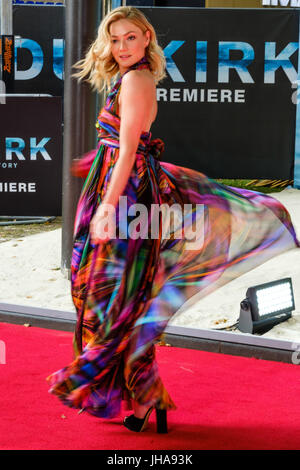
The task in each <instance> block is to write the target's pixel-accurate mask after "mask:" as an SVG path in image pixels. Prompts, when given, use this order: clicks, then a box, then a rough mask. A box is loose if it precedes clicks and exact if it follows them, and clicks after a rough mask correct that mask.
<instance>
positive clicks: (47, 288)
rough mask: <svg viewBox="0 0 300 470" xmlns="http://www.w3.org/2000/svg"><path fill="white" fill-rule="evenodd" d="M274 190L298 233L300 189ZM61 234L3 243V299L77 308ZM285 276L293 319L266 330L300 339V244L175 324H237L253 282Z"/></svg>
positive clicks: (0, 245) (270, 334) (220, 291)
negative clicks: (288, 281) (289, 280)
mask: <svg viewBox="0 0 300 470" xmlns="http://www.w3.org/2000/svg"><path fill="white" fill-rule="evenodd" d="M272 196H273V197H276V198H277V199H278V200H280V201H281V202H282V203H283V204H284V205H285V206H286V207H287V209H288V210H289V212H290V214H291V216H292V220H293V223H294V225H295V229H296V232H297V235H298V238H299V237H300V191H299V190H296V189H285V190H284V191H282V192H280V193H274V194H272ZM0 230H1V228H0ZM61 236H62V233H61V229H58V230H53V231H49V232H43V233H39V234H36V235H32V236H27V237H23V238H16V239H13V240H10V241H9V242H4V243H0V260H1V270H0V283H1V290H0V304H1V303H9V304H18V305H26V306H34V307H42V308H50V309H57V310H64V311H70V312H74V314H75V308H74V305H73V302H72V298H71V291H70V281H68V280H67V279H65V277H64V276H63V274H62V272H61V270H60V265H61ZM0 238H1V235H0ZM284 277H291V278H292V282H293V290H294V297H295V304H296V310H295V311H294V312H293V316H292V318H291V319H289V320H288V321H285V322H283V323H281V324H279V325H276V326H275V327H274V328H272V330H270V331H269V332H267V333H265V334H264V336H265V337H270V338H277V339H282V340H289V341H293V342H295V341H299V342H300V250H299V249H294V250H290V251H288V252H287V253H284V254H282V255H280V256H277V257H276V258H273V259H272V260H270V261H268V262H266V263H264V264H263V265H261V266H259V267H258V268H256V269H253V270H252V271H250V272H248V273H246V274H244V275H242V276H240V277H239V278H238V279H236V280H234V281H232V282H230V283H229V284H227V285H225V286H223V287H221V288H219V289H218V290H216V291H215V292H213V293H212V294H210V295H208V296H207V297H205V298H204V299H201V300H200V301H199V302H198V303H197V304H195V305H194V306H193V307H191V308H190V309H189V310H188V311H186V312H185V313H182V314H181V315H180V316H179V317H175V318H174V319H172V320H171V321H170V325H181V326H186V327H192V328H201V329H203V328H204V329H206V328H214V329H217V328H224V327H227V326H230V325H233V324H234V323H236V321H237V320H238V318H239V305H240V302H241V300H243V299H244V297H245V294H246V290H247V288H248V287H250V286H253V285H257V284H261V283H264V282H269V281H275V280H277V279H281V278H284ZM236 332H237V333H239V330H236Z"/></svg>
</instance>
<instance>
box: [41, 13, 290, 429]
mask: <svg viewBox="0 0 300 470" xmlns="http://www.w3.org/2000/svg"><path fill="white" fill-rule="evenodd" d="M75 65H76V66H77V68H78V69H79V70H80V71H79V72H78V73H77V74H75V76H76V77H78V78H79V79H80V80H82V79H83V78H86V79H87V80H88V81H89V83H90V84H91V85H92V87H93V88H95V89H97V90H99V91H101V90H103V89H105V87H106V88H107V89H108V90H109V93H108V97H107V101H106V103H105V106H104V107H103V108H102V109H101V111H100V114H99V116H98V120H97V123H96V127H97V130H98V146H97V149H95V150H93V151H91V152H89V153H88V154H86V155H85V156H84V157H83V158H82V159H81V160H80V161H79V162H78V163H76V164H75V165H74V167H73V173H74V174H76V175H77V176H82V177H85V178H86V180H85V184H84V187H83V190H82V193H81V196H80V199H79V202H78V208H77V213H76V218H75V225H74V246H73V255H72V264H71V271H72V297H73V301H74V305H75V307H76V310H77V326H76V332H75V336H74V349H75V360H74V361H73V362H72V363H71V364H70V365H68V366H67V367H65V368H64V369H62V370H59V371H58V372H56V373H54V374H52V375H51V376H50V377H49V378H48V380H49V382H50V384H51V389H50V392H51V393H53V394H55V395H57V396H58V397H59V398H60V399H61V400H62V401H63V403H65V404H66V405H68V406H71V407H74V408H78V409H80V410H82V411H85V412H88V413H90V414H92V415H95V416H97V417H105V418H112V417H115V416H117V415H119V413H120V411H121V404H122V400H125V401H126V402H127V405H128V407H129V408H130V409H133V414H131V415H130V416H127V417H126V418H125V419H124V421H123V423H124V425H125V426H126V427H127V428H128V429H130V430H132V431H136V432H140V431H143V430H144V429H145V427H146V425H147V422H148V419H149V416H150V414H151V412H152V411H153V410H154V409H155V410H156V417H157V431H158V432H167V410H174V409H176V406H175V404H174V402H173V400H172V399H171V397H170V395H169V394H168V392H167V390H166V388H165V386H164V384H163V382H162V380H161V378H160V376H159V373H158V366H157V363H156V360H155V343H156V342H157V341H158V340H159V339H160V338H161V335H162V333H163V331H164V329H165V327H166V325H167V323H168V321H169V319H170V318H171V317H172V316H173V315H174V314H175V313H176V312H177V311H178V310H179V309H180V311H181V312H183V311H185V308H184V305H187V304H188V307H189V308H190V306H191V305H192V303H193V302H196V301H199V299H200V297H201V296H204V295H205V294H207V293H208V292H211V291H212V290H213V289H215V288H217V287H219V286H221V285H222V284H224V283H225V282H228V281H229V280H232V279H233V278H234V277H237V276H238V275H240V274H242V273H243V272H246V271H247V270H249V269H252V268H253V267H255V266H257V265H259V264H260V263H262V262H264V261H266V260H267V259H268V258H270V257H272V256H275V255H276V254H279V253H281V252H283V251H285V250H288V249H291V248H293V247H295V246H299V242H298V240H297V238H296V234H295V231H294V228H293V225H292V223H291V220H290V217H289V214H288V213H287V211H286V209H285V208H284V207H283V206H282V205H281V204H280V203H279V202H278V201H276V200H274V199H272V198H270V197H268V196H264V195H262V194H260V193H256V192H251V191H246V190H243V189H236V188H231V187H226V186H224V185H220V184H218V183H217V182H215V181H213V180H211V179H209V178H207V177H206V176H205V175H203V174H202V173H199V172H197V171H194V170H191V169H188V168H185V167H179V166H176V165H174V164H172V163H167V162H163V161H161V160H160V159H161V154H162V152H163V146H164V145H163V142H162V141H161V140H160V139H155V140H152V139H151V137H152V135H151V131H150V129H151V125H152V124H153V122H154V120H155V119H156V115H157V102H156V85H157V84H158V83H159V82H160V81H161V80H162V79H163V78H164V77H165V58H164V54H163V51H162V49H161V47H160V46H159V45H158V43H157V38H156V33H155V31H154V28H153V26H152V25H151V24H150V23H149V21H148V20H147V18H146V17H145V16H144V15H143V14H142V12H141V11H139V10H138V9H136V8H134V7H120V8H116V9H115V10H113V11H112V12H111V13H109V14H108V15H107V16H106V17H105V18H104V19H103V21H102V22H101V24H100V27H99V32H98V37H97V39H96V40H95V42H94V43H93V44H92V45H91V47H90V49H89V51H88V53H87V55H86V57H85V58H84V59H83V60H81V61H80V62H78V63H77V64H75ZM112 78H113V79H115V83H114V85H113V87H112V88H110V82H111V79H112ZM124 200H125V201H126V209H127V212H126V211H125V212H126V215H124V210H122V209H124ZM187 206H188V208H189V211H186V210H185V209H186V207H187ZM157 207H159V208H161V207H164V209H165V210H166V208H167V209H170V212H172V210H173V209H176V211H177V212H176V211H174V212H173V214H174V213H175V212H176V214H177V219H176V217H175V219H176V220H177V223H176V224H175V223H174V218H173V219H172V220H173V223H170V218H168V217H163V216H162V213H159V214H158V217H157V213H156V212H155V210H153V209H155V208H157ZM133 209H134V210H133ZM134 211H135V212H134ZM180 211H181V212H180ZM137 212H138V213H140V214H141V216H140V217H136V218H135V219H134V220H131V221H129V218H130V217H132V216H134V215H136V213H137ZM128 216H129V218H128ZM178 221H179V222H178ZM262 222H263V223H262ZM194 225H196V231H194V232H193V227H194ZM104 227H106V228H105V229H104ZM107 227H108V228H109V229H108V230H107ZM166 229H168V230H167V232H168V237H164V236H163V234H164V233H166ZM153 233H154V234H155V236H153ZM191 233H192V234H193V235H194V238H195V240H196V242H197V243H191V237H190V235H191ZM196 294H197V296H196ZM194 299H195V300H194ZM188 300H189V302H187V301H188ZM174 367H176V365H174ZM182 386H183V387H184V384H182Z"/></svg>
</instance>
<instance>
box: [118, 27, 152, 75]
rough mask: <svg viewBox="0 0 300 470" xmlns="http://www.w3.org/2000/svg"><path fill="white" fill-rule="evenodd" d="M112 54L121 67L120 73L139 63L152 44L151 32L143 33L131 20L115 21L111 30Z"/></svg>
mask: <svg viewBox="0 0 300 470" xmlns="http://www.w3.org/2000/svg"><path fill="white" fill-rule="evenodd" d="M109 32H110V40H111V52H112V55H113V57H114V59H115V61H116V62H117V64H118V65H119V69H120V73H121V75H123V73H124V72H126V70H127V69H128V67H130V66H131V65H133V64H135V63H136V62H138V61H139V60H140V59H141V58H142V57H144V55H145V49H146V47H147V46H148V44H149V42H150V31H146V33H145V34H144V33H143V31H142V30H141V29H140V28H139V27H138V26H136V25H135V24H134V23H132V22H131V21H129V20H125V19H122V20H118V21H114V22H113V23H112V24H111V25H110V28H109Z"/></svg>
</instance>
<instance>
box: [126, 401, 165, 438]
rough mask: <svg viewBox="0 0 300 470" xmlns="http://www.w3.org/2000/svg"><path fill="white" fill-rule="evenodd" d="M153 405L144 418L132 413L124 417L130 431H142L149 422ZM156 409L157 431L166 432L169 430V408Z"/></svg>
mask: <svg viewBox="0 0 300 470" xmlns="http://www.w3.org/2000/svg"><path fill="white" fill-rule="evenodd" d="M153 409H154V408H153V406H151V407H150V408H149V410H148V411H147V413H146V414H145V416H144V418H137V417H136V416H134V414H133V415H130V416H126V418H124V421H123V424H124V426H126V428H127V429H130V431H135V432H142V431H143V430H144V429H145V427H146V426H147V424H148V419H149V416H150V415H151V413H152V411H153ZM155 411H156V432H157V433H159V434H165V433H167V432H168V425H167V410H159V409H158V408H155Z"/></svg>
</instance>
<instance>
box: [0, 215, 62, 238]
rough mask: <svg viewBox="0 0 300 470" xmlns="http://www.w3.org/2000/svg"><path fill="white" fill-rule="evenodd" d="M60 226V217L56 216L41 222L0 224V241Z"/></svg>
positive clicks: (55, 228)
mask: <svg viewBox="0 0 300 470" xmlns="http://www.w3.org/2000/svg"><path fill="white" fill-rule="evenodd" d="M61 227H62V217H56V218H55V219H54V220H52V221H50V222H45V223H42V224H24V225H0V243H4V242H8V241H10V240H13V239H18V238H23V237H27V236H29V235H35V234H36V233H41V232H50V231H51V230H57V229H58V228H61Z"/></svg>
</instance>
